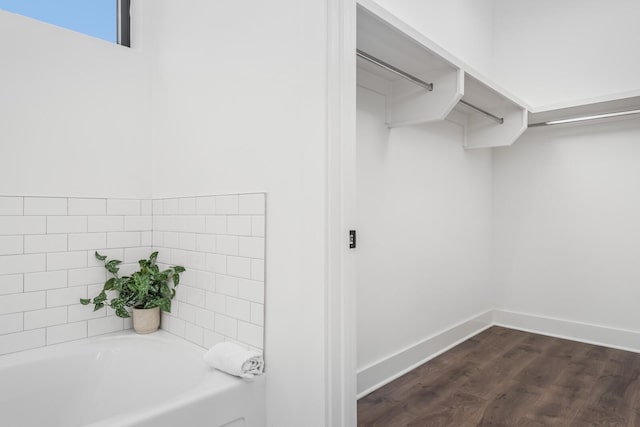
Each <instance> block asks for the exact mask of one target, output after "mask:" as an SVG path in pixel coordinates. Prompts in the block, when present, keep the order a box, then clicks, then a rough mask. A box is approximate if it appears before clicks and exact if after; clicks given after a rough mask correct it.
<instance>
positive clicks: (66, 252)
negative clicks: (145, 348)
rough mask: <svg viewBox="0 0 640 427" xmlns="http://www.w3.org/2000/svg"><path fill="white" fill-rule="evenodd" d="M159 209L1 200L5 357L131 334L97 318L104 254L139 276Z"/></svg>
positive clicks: (140, 203) (108, 318) (1, 349)
mask: <svg viewBox="0 0 640 427" xmlns="http://www.w3.org/2000/svg"><path fill="white" fill-rule="evenodd" d="M151 215H152V201H151V200H128V199H127V200H125V199H89V198H86V199H84V198H65V197H0V354H6V353H12V352H16V351H21V350H27V349H30V348H35V347H41V346H44V345H50V344H57V343H61V342H65V341H71V340H77V339H81V338H86V337H91V336H94V335H100V334H105V333H109V332H115V331H119V330H122V329H125V328H129V327H131V320H130V319H121V318H119V317H117V316H115V314H114V313H113V312H112V311H111V310H110V309H108V308H104V309H102V310H98V311H96V312H94V311H93V307H92V306H83V305H81V304H80V303H79V299H80V298H86V297H93V296H94V295H96V294H97V293H98V292H99V291H100V289H101V288H102V286H103V284H104V281H105V280H106V278H107V273H106V270H105V269H104V267H103V266H102V264H101V263H100V262H98V261H97V260H96V259H95V257H94V252H95V251H96V250H98V251H100V252H101V253H104V254H106V255H109V257H114V258H118V259H120V260H123V261H124V262H125V264H124V265H123V266H122V270H121V271H122V272H123V273H125V274H126V273H127V272H130V271H132V270H134V269H135V268H137V261H138V259H139V258H142V257H145V256H147V255H148V254H149V253H150V252H151V239H152V228H151V227H152V225H153V221H152V217H151Z"/></svg>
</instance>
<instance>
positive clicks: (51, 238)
mask: <svg viewBox="0 0 640 427" xmlns="http://www.w3.org/2000/svg"><path fill="white" fill-rule="evenodd" d="M19 237H23V236H19ZM23 240H24V253H25V254H38V253H47V252H66V251H67V249H68V246H67V245H68V237H67V235H66V234H36V235H33V236H24V238H23Z"/></svg>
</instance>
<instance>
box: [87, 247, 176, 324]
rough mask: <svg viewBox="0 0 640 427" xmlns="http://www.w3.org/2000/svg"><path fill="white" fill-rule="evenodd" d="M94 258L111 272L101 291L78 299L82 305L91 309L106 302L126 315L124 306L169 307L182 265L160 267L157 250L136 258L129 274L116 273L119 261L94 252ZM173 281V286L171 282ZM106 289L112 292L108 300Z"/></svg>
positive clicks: (169, 309) (166, 309) (98, 308)
mask: <svg viewBox="0 0 640 427" xmlns="http://www.w3.org/2000/svg"><path fill="white" fill-rule="evenodd" d="M96 258H97V259H99V260H100V261H103V262H104V268H105V269H106V270H107V271H108V272H109V273H111V275H113V277H111V278H110V279H109V280H107V281H106V282H105V284H104V287H103V288H102V291H100V293H99V294H98V295H97V296H96V297H95V298H93V301H92V300H91V299H88V298H82V299H80V303H81V304H82V305H88V304H90V303H93V304H94V306H95V307H94V311H97V310H100V309H101V308H102V307H104V306H107V307H111V308H112V309H114V310H115V312H116V315H117V316H118V317H129V312H128V311H127V310H126V307H134V308H154V307H160V309H161V310H162V311H166V312H170V311H171V300H172V299H173V297H174V296H175V295H176V291H175V287H176V286H178V284H179V283H180V273H182V272H184V271H185V269H184V267H180V266H174V267H169V268H167V269H166V270H162V271H160V268H159V267H158V265H157V264H156V260H157V258H158V252H153V253H152V254H151V255H150V256H149V259H141V260H140V261H138V264H140V270H138V271H136V272H135V273H133V274H132V275H131V276H122V277H120V276H119V275H118V271H120V267H118V266H119V265H120V264H122V261H120V260H117V259H112V260H110V261H107V257H106V256H104V255H100V254H99V253H98V252H96ZM171 284H173V286H171ZM107 292H113V293H114V294H115V296H114V298H112V299H111V301H107V299H108V297H107Z"/></svg>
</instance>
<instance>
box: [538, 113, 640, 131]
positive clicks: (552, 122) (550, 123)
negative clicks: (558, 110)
mask: <svg viewBox="0 0 640 427" xmlns="http://www.w3.org/2000/svg"><path fill="white" fill-rule="evenodd" d="M632 114H640V110H626V111H617V112H615V113H603V114H595V115H593V116H581V117H573V118H571V119H560V120H550V121H548V122H541V123H532V124H530V125H529V127H530V128H532V127H538V126H554V125H564V124H567V123H578V122H587V121H591V120H598V119H608V118H611V117H623V116H630V115H632Z"/></svg>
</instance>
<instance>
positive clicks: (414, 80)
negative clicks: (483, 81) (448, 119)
mask: <svg viewBox="0 0 640 427" xmlns="http://www.w3.org/2000/svg"><path fill="white" fill-rule="evenodd" d="M356 55H357V56H359V57H360V58H362V59H364V60H366V61H369V62H371V63H372V64H375V65H377V66H378V67H380V68H384V69H385V70H387V71H391V72H392V73H394V74H396V75H398V76H400V77H402V78H403V79H405V80H408V81H410V82H412V83H414V84H417V85H418V86H421V87H423V88H425V89H426V90H428V91H429V92H431V91H432V90H433V83H427V82H425V81H424V80H422V79H419V78H417V77H415V76H412V75H411V74H409V73H405V72H404V71H402V70H401V69H399V68H396V67H394V66H393V65H391V64H389V63H387V62H384V61H383V60H381V59H378V58H376V57H375V56H372V55H369V54H368V53H366V52H364V51H362V50H360V49H356ZM459 102H460V103H461V104H462V105H465V106H467V107H469V108H471V109H472V110H474V111H476V112H478V113H480V114H482V115H484V116H485V117H488V118H490V119H491V120H494V121H496V122H497V123H499V124H503V123H504V118H502V117H498V116H496V115H493V114H491V113H490V112H488V111H486V110H483V109H482V108H480V107H476V106H475V105H473V104H471V103H470V102H467V101H464V100H462V99H461V100H460V101H459Z"/></svg>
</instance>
